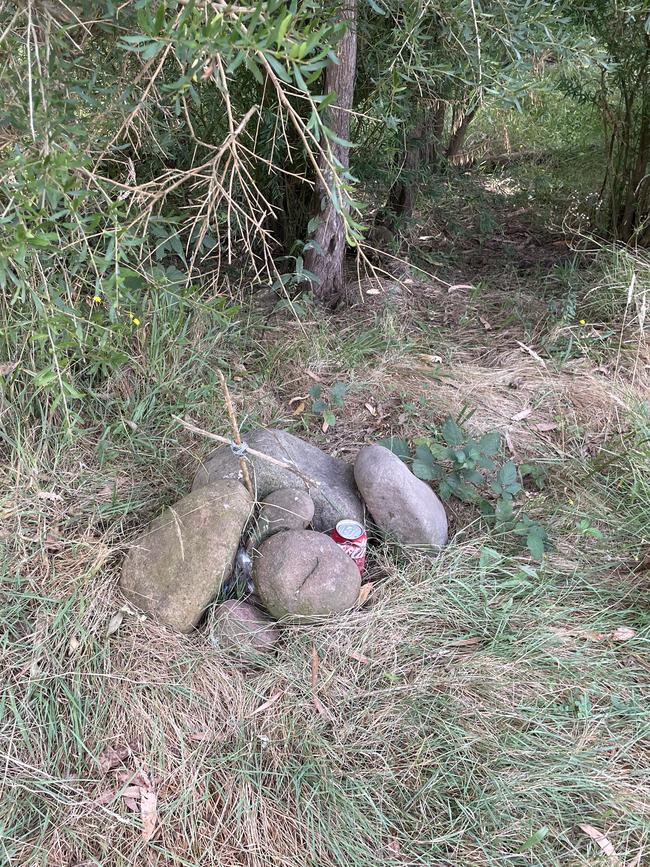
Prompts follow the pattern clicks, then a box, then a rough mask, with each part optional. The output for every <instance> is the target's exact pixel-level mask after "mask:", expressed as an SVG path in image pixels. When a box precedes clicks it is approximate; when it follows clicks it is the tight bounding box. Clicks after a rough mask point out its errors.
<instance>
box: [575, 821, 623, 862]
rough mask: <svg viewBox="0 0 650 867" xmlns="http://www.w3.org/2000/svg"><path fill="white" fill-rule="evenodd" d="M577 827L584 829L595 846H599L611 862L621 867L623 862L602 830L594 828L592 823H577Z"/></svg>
mask: <svg viewBox="0 0 650 867" xmlns="http://www.w3.org/2000/svg"><path fill="white" fill-rule="evenodd" d="M578 828H580V830H581V831H584V832H585V834H586V835H587V836H588V837H591V839H592V840H593V841H594V843H596V845H597V846H600V848H601V849H602V850H603V852H604V853H605V855H607V857H608V858H610V859H611V861H612V863H613V864H617V865H618V864H620V865H621V867H622V865H623V862H622V861H621V859H620V858H619V857H618V855H617V854H616V849H614V847H613V846H612V844H611V843H610V841H609V840H608V839H607V837H606V836H605V835H604V834H603V832H602V831H599V830H598V828H594V826H593V825H578Z"/></svg>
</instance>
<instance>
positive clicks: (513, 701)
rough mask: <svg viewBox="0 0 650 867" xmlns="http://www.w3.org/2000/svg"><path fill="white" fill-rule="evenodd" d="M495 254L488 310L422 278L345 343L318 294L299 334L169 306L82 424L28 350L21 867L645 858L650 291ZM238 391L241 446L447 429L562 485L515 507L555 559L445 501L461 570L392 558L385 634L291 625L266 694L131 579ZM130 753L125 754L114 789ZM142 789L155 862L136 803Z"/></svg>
mask: <svg viewBox="0 0 650 867" xmlns="http://www.w3.org/2000/svg"><path fill="white" fill-rule="evenodd" d="M486 197H487V200H488V201H491V202H492V201H493V199H492V194H491V193H489V192H488V193H486ZM461 216H462V215H461ZM423 219H424V218H423ZM527 219H528V218H527ZM531 220H532V218H531ZM530 225H533V223H532V222H531V224H530ZM467 231H468V232H469V229H467ZM504 240H506V241H507V240H508V237H507V233H505V234H504ZM472 256H473V253H472V251H471V250H470V249H469V247H468V248H467V249H465V248H464V247H463V245H462V244H460V245H459V247H458V248H457V249H456V250H455V252H454V257H455V259H454V262H455V264H454V267H455V268H457V269H458V270H459V271H464V273H465V275H467V274H469V275H470V276H469V277H467V278H466V279H465V280H464V281H463V283H465V284H466V285H465V286H462V285H461V286H460V288H459V286H458V284H459V283H460V281H457V282H456V283H454V284H452V285H453V286H454V287H455V288H454V289H453V291H449V288H450V287H449V281H448V282H447V283H442V282H440V281H438V282H436V281H426V280H424V279H423V278H422V274H421V272H417V271H414V272H413V276H412V277H410V278H408V279H409V281H410V282H407V281H405V282H404V286H403V291H404V295H403V296H402V298H401V300H399V301H398V303H397V306H396V305H395V304H394V303H393V304H387V305H385V306H384V305H382V303H381V299H379V301H378V300H377V297H376V296H370V297H369V298H368V299H367V301H366V304H365V305H364V306H360V307H358V308H356V309H354V310H352V311H346V312H344V313H341V314H337V315H336V316H334V318H331V317H330V316H329V315H326V314H324V313H322V312H321V311H319V310H318V309H316V308H315V307H314V306H313V305H312V304H311V302H310V301H309V300H308V299H306V300H305V306H304V310H302V311H301V315H299V316H298V317H296V316H294V315H292V314H290V312H288V311H287V310H286V309H282V306H281V305H278V304H277V298H275V296H273V297H271V298H270V305H265V303H264V300H265V299H264V298H263V297H262V296H260V295H257V296H254V297H253V299H252V300H251V301H249V302H247V303H241V299H239V298H238V297H237V295H236V293H232V295H223V296H222V295H217V296H213V295H208V294H207V293H206V295H205V296H201V295H199V296H196V295H191V294H186V295H183V296H179V295H178V294H177V293H176V294H175V293H173V292H172V291H171V290H170V292H161V293H151V294H150V295H148V296H147V300H146V304H143V305H142V306H141V308H139V309H138V311H137V314H138V319H139V320H140V323H139V325H138V326H136V327H135V328H133V330H132V331H130V332H129V335H128V339H127V336H126V335H121V336H120V343H119V349H120V352H125V353H126V355H125V358H124V359H123V363H121V364H119V365H116V366H114V367H111V370H110V371H108V372H107V373H106V375H104V376H95V377H89V378H88V379H87V380H86V386H85V390H84V399H83V400H81V399H78V398H76V397H75V396H74V395H70V396H69V401H68V402H67V406H64V403H63V402H62V401H58V402H57V401H56V400H54V399H53V397H52V395H53V394H55V392H54V391H52V390H49V391H48V390H47V389H45V388H43V389H39V388H38V387H36V388H35V387H34V382H33V374H34V371H35V367H34V361H35V359H37V358H38V357H39V356H38V353H37V350H38V348H37V350H34V349H33V347H32V344H31V343H30V340H29V338H28V336H27V335H28V332H29V325H30V323H27V326H28V328H27V329H26V331H25V332H24V333H23V334H22V336H21V334H20V333H19V332H18V331H17V330H14V331H12V332H11V344H10V345H11V347H12V356H11V359H10V360H9V359H8V362H9V361H10V363H11V364H13V366H12V367H11V369H9V367H5V368H4V369H3V373H2V375H1V382H2V394H1V400H2V404H1V407H0V409H1V413H2V431H1V434H0V435H1V437H2V448H3V463H2V475H3V478H2V485H1V488H0V490H1V492H2V493H1V495H0V515H1V516H2V527H1V529H0V551H1V559H0V569H1V574H2V584H1V586H0V593H1V595H2V599H1V602H0V619H1V621H2V622H1V626H0V658H1V660H2V668H3V688H2V693H1V698H0V701H1V708H2V712H1V713H0V719H1V723H0V739H1V740H0V744H1V746H0V752H1V757H2V768H3V772H2V776H1V777H0V785H1V789H2V791H1V799H0V828H1V833H0V852H1V856H0V858H1V860H2V863H6V864H7V865H12V867H13V865H16V867H17V865H20V867H37V865H38V867H40V865H44V864H47V865H53V867H71V865H82V864H83V865H84V867H85V865H97V867H99V865H102V867H122V865H124V867H126V865H131V864H134V863H145V864H152V865H153V864H160V865H162V864H169V865H172V864H173V865H187V867H189V865H191V867H194V865H199V864H200V865H208V864H215V865H216V864H219V865H224V867H225V865H242V864H246V865H251V867H261V865H268V867H276V865H280V864H283V865H296V867H298V865H300V867H304V865H314V867H333V865H341V867H342V865H350V864H353V865H359V867H362V865H368V867H370V865H376V864H386V865H395V867H397V865H404V864H412V865H416V864H420V865H432V864H435V865H450V867H452V865H453V867H456V865H469V864H477V865H498V864H505V863H507V864H512V865H522V867H523V865H539V867H542V865H543V867H549V865H555V864H558V865H559V864H562V865H573V864H575V865H594V864H598V863H601V862H602V863H606V861H605V860H604V858H605V856H604V855H603V850H602V848H601V846H599V845H598V841H597V840H595V839H594V837H593V835H592V836H590V834H589V833H588V832H587V831H585V828H587V829H589V828H591V829H592V830H593V829H596V832H597V833H598V832H602V834H604V835H605V836H606V840H607V842H608V844H609V845H611V847H613V851H614V852H615V853H616V857H617V858H618V859H619V862H620V863H622V864H625V865H628V867H630V865H633V864H636V865H637V867H638V865H640V864H642V863H644V859H646V858H647V854H648V851H649V846H650V839H649V834H648V827H649V824H648V796H649V792H648V779H647V767H646V766H647V749H646V748H645V746H644V738H647V735H648V712H647V711H648V707H647V677H648V652H647V651H648V638H649V635H650V622H649V618H648V609H647V594H648V576H649V574H650V573H649V571H648V570H649V568H650V563H649V562H648V553H647V552H648V539H649V536H648V527H650V483H649V482H648V480H649V479H650V419H649V417H648V409H647V394H648V386H649V380H650V367H649V364H650V355H649V353H648V346H647V338H646V330H647V325H646V320H645V313H644V310H645V307H644V304H645V303H646V298H647V265H646V263H645V261H644V260H643V258H642V257H633V256H632V255H631V254H630V253H624V252H623V251H621V250H616V251H610V253H609V254H607V252H606V251H604V250H601V251H600V252H599V253H598V254H597V255H595V256H591V257H590V258H587V259H586V260H580V261H576V264H575V266H572V268H573V270H571V269H568V268H567V269H565V270H564V271H562V272H559V271H558V269H557V267H556V263H552V265H551V266H550V270H547V271H546V276H547V277H548V280H546V281H544V280H542V281H541V282H540V283H539V285H538V284H537V283H536V282H535V281H536V280H537V279H538V277H539V273H540V269H543V268H544V267H546V265H545V264H544V262H545V261H546V260H544V261H543V262H542V263H541V264H539V265H538V267H537V270H533V271H528V272H519V273H517V272H515V271H509V270H508V269H506V268H504V269H503V270H502V272H501V273H500V275H499V276H498V278H497V276H495V275H497V274H498V268H497V266H498V261H492V262H490V263H489V267H486V268H485V270H482V271H481V270H479V271H473V272H472V271H471V270H470V269H471V267H475V266H476V259H475V258H474V259H473V258H472ZM472 263H473V264H472ZM504 274H508V275H509V277H508V279H509V280H510V281H511V282H508V281H507V280H506V278H505V277H504ZM526 274H528V276H526ZM531 274H532V275H533V276H530V275H531ZM471 275H474V278H475V279H474V278H473V277H472V276H471ZM560 278H562V279H563V280H565V282H564V283H563V284H561V286H560V283H559V282H558V281H559V280H560ZM632 278H634V282H633V286H632V292H631V294H630V290H629V287H630V284H631V283H632ZM567 281H570V283H571V286H572V287H573V291H574V299H575V305H574V307H573V309H572V310H570V311H568V312H567V309H566V308H563V307H562V305H558V303H557V301H558V298H559V297H560V296H562V294H563V288H562V287H564V288H566V282H567ZM539 286H542V287H543V289H540V288H539ZM515 295H516V296H517V298H518V299H523V300H524V301H525V303H524V304H520V305H519V312H518V313H517V315H516V316H515V315H512V306H513V303H512V299H513V297H514V296H515ZM267 300H268V299H267ZM581 321H584V324H581ZM486 322H487V326H486V324H485V323H486ZM31 324H32V325H33V324H34V323H31ZM488 326H489V328H488ZM128 327H129V328H132V326H131V325H129V326H128ZM568 346H570V350H567V347H568ZM35 353H36V354H35ZM14 362H17V363H15V364H14ZM217 367H222V368H223V369H224V370H227V371H228V372H229V379H230V384H231V389H232V393H233V397H234V400H235V405H236V411H237V416H238V418H239V420H240V423H241V425H242V428H243V430H244V431H245V430H247V429H250V428H252V427H254V426H256V425H265V426H269V427H271V426H278V427H284V428H286V429H290V430H293V431H295V432H297V433H299V434H300V435H302V436H306V437H308V438H310V439H311V440H312V441H314V442H316V443H318V444H320V445H322V446H323V447H325V448H326V449H328V450H329V451H331V452H333V453H335V454H338V455H340V456H342V457H345V458H347V459H352V458H353V456H354V453H355V452H356V450H357V448H358V447H359V446H360V445H362V444H363V443H365V442H369V441H377V440H380V439H384V438H386V437H391V436H392V437H399V438H401V439H402V440H404V441H405V442H408V443H411V444H412V443H416V442H417V440H418V439H419V438H421V437H423V436H425V437H426V436H428V435H430V433H431V431H440V430H442V429H443V425H444V422H445V419H446V418H447V417H448V416H451V417H452V418H459V417H460V418H462V419H465V421H464V422H463V426H464V427H465V429H466V431H467V435H468V436H469V437H471V438H472V439H474V440H475V441H477V442H480V441H481V437H483V436H484V435H485V434H490V433H491V432H497V433H498V434H499V436H500V437H501V440H502V443H503V449H504V453H503V461H504V462H506V463H508V462H510V461H512V462H514V463H516V464H517V465H518V466H520V467H525V466H527V465H528V466H530V467H534V468H536V470H538V471H539V472H540V473H542V474H543V478H544V485H543V486H538V485H537V484H534V481H533V480H531V478H528V479H526V478H524V485H523V490H521V491H519V490H518V491H517V497H518V498H521V501H522V506H523V507H525V512H526V514H528V515H530V518H531V520H533V521H535V522H538V523H539V525H541V526H543V527H545V528H548V531H549V534H550V536H551V537H552V542H553V547H552V549H549V550H547V551H546V552H545V553H544V554H543V556H542V557H541V558H540V560H539V561H537V560H535V559H533V558H532V557H530V556H529V553H528V552H527V551H526V550H523V549H521V548H514V547H513V545H512V536H511V534H510V531H507V530H506V529H504V528H503V527H501V528H500V527H499V526H498V525H496V526H495V525H490V524H489V523H486V522H485V521H484V520H483V519H482V518H481V516H480V514H479V512H478V510H477V509H476V508H475V505H472V504H467V503H464V502H463V501H462V500H461V499H459V498H458V497H455V496H453V495H450V497H449V501H448V506H447V507H448V511H449V516H450V523H451V526H452V539H451V542H450V544H449V546H448V547H447V548H446V549H445V550H444V551H443V552H442V553H441V554H440V556H438V557H437V558H436V559H434V560H432V559H429V558H426V557H423V556H421V555H419V554H418V553H417V552H414V551H409V550H405V549H400V548H399V547H396V546H394V547H391V546H382V547H381V548H380V547H378V546H375V547H371V550H370V557H369V571H368V579H369V581H370V582H371V584H372V587H371V588H370V595H369V598H368V601H367V602H366V604H365V605H364V607H363V608H361V609H358V610H355V611H353V612H351V613H349V614H347V615H346V616H344V617H341V618H339V619H337V620H332V621H327V622H323V623H321V624H318V625H317V626H313V627H307V626H300V627H295V626H294V627H288V626H287V627H284V628H283V631H282V639H281V643H280V647H279V649H278V652H277V654H276V655H274V656H272V657H269V658H268V659H266V661H264V662H263V663H261V664H260V665H259V666H258V667H257V668H255V669H246V668H242V667H240V666H239V665H238V664H237V663H236V662H235V661H234V660H232V659H229V658H228V657H227V656H224V655H221V654H220V653H218V652H217V651H215V649H214V648H212V647H211V646H210V645H209V643H208V641H207V639H206V638H205V636H204V635H203V634H202V633H200V632H199V633H197V634H196V635H193V636H179V635H175V634H172V633H171V632H168V631H167V630H165V629H163V628H161V627H160V626H158V625H157V624H156V623H155V622H153V621H151V620H149V619H146V618H143V617H141V616H139V615H138V614H137V613H135V612H134V611H133V610H132V609H130V608H128V607H126V608H125V606H124V600H123V599H122V597H121V596H120V594H119V592H118V590H117V577H118V575H119V570H120V566H121V561H122V557H123V553H124V551H125V549H126V547H127V546H128V544H129V542H130V541H131V540H132V539H133V538H135V537H136V536H137V535H138V533H139V532H140V531H141V528H142V526H143V524H144V523H146V521H148V520H149V519H151V518H152V517H154V516H155V515H156V514H158V513H159V512H160V509H161V508H162V506H163V505H165V504H167V503H171V502H173V501H174V500H175V499H177V498H178V497H179V496H181V495H182V494H184V493H185V492H186V491H187V490H188V487H189V483H190V479H191V477H192V474H193V471H194V469H195V467H196V463H197V461H198V460H200V459H201V458H202V457H204V456H205V454H206V453H207V451H208V445H207V444H206V443H203V442H200V441H197V440H195V439H193V438H192V437H191V435H190V434H189V433H187V432H186V431H184V430H182V429H180V428H179V427H178V425H177V424H176V423H175V422H174V421H173V419H172V415H174V414H175V415H180V416H183V415H189V416H191V417H192V418H193V419H194V420H195V421H197V422H198V423H199V424H200V425H201V426H202V427H204V428H208V429H212V430H214V431H215V432H220V433H225V432H226V430H227V417H226V414H225V410H224V407H223V405H222V401H221V397H220V389H219V387H218V376H217V373H216V368H217ZM317 401H321V403H317ZM341 403H342V406H341V405H340V404H341ZM334 408H335V409H336V413H335V415H336V418H335V422H336V424H335V425H332V426H330V425H328V424H327V422H328V421H329V422H331V421H332V419H331V418H329V417H327V416H326V413H329V412H332V410H333V409H334ZM491 436H494V434H491ZM448 445H449V444H448ZM448 469H449V467H448ZM435 484H436V483H435V482H434V485H435ZM518 484H519V482H518ZM450 493H452V492H450ZM116 615H117V616H116ZM315 654H316V655H317V657H318V666H317V675H316V690H317V695H318V699H319V702H318V703H317V702H315V701H314V687H313V684H312V677H313V676H314V675H313V672H314V655H315ZM109 748H113V749H115V750H117V751H118V752H119V751H121V754H122V755H123V756H124V758H123V761H122V763H121V764H118V766H116V767H114V768H112V769H110V770H108V771H106V770H102V765H101V758H102V756H105V755H106V751H107V749H109ZM143 772H144V773H146V774H147V775H148V778H149V779H150V781H151V783H152V786H153V787H154V788H155V790H156V792H157V795H158V807H157V810H158V816H157V827H156V832H155V834H154V836H153V839H152V840H151V842H149V843H145V842H143V841H142V839H141V820H140V816H139V814H138V813H137V812H134V811H133V810H131V809H130V807H129V804H128V796H127V797H126V798H125V797H124V794H125V792H126V790H127V788H128V787H129V786H131V785H132V784H133V781H134V780H135V781H136V782H137V780H138V779H139V777H138V775H139V774H142V773H143ZM601 843H602V840H601Z"/></svg>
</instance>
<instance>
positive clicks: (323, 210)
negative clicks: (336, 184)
mask: <svg viewBox="0 0 650 867" xmlns="http://www.w3.org/2000/svg"><path fill="white" fill-rule="evenodd" d="M341 17H342V18H343V20H344V21H345V22H346V24H347V30H346V32H345V35H344V36H343V39H342V40H341V42H340V43H339V45H338V47H337V52H336V55H337V58H338V61H339V62H338V64H334V63H332V64H330V66H328V67H327V71H326V73H325V91H326V93H332V92H335V93H336V98H335V100H334V102H333V103H332V105H331V106H330V108H329V109H328V111H327V118H326V123H327V126H328V127H329V129H331V130H332V132H333V133H334V134H335V135H336V136H337V138H340V139H344V140H345V141H349V139H350V117H351V110H352V106H353V99H354V80H355V75H356V65H357V31H356V0H343V5H342V7H341ZM330 144H331V153H332V156H333V157H334V159H335V160H337V161H338V162H339V163H340V164H341V166H342V167H343V170H345V169H347V168H348V166H349V165H350V149H349V148H348V147H347V146H346V145H342V144H339V143H338V142H335V141H331V142H330ZM321 170H322V172H323V176H324V178H325V180H326V182H327V183H328V184H331V183H332V182H333V177H332V170H331V168H330V167H329V166H328V165H327V164H326V162H325V160H322V161H321ZM319 194H320V195H319V198H320V212H319V213H318V215H317V216H318V217H319V220H320V222H319V224H318V227H317V229H316V232H315V233H314V236H313V242H315V244H314V246H311V247H310V248H309V249H308V250H307V252H306V254H305V267H306V269H307V270H308V271H310V272H311V273H312V274H313V275H314V277H315V278H316V279H315V281H314V282H313V283H312V286H313V292H314V297H315V298H316V299H317V300H319V301H320V302H321V303H323V304H325V305H326V306H328V307H335V306H336V304H337V303H338V302H339V300H341V298H342V297H343V296H344V292H345V248H346V247H345V224H344V221H343V217H342V216H341V214H340V212H339V210H338V209H337V207H336V206H335V204H334V202H333V201H332V197H331V194H330V192H329V191H328V190H326V189H322V187H321V189H319ZM338 204H339V208H341V207H345V204H344V203H342V202H339V203H338Z"/></svg>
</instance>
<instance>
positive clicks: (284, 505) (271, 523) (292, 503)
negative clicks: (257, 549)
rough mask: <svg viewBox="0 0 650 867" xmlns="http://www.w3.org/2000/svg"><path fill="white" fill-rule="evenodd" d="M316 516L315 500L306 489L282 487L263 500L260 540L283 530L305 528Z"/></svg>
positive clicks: (259, 521) (259, 527)
mask: <svg viewBox="0 0 650 867" xmlns="http://www.w3.org/2000/svg"><path fill="white" fill-rule="evenodd" d="M313 517H314V501H313V500H312V498H311V497H310V496H309V494H308V493H306V492H305V491H298V490H292V489H291V488H281V489H280V490H279V491H274V492H273V493H272V494H269V495H268V497H265V498H264V499H263V500H262V506H261V508H260V514H259V518H258V532H259V539H260V541H262V540H264V539H266V538H268V537H269V536H272V535H273V534H274V533H280V532H282V531H283V530H304V529H305V527H307V525H308V524H310V523H311V520H312V518H313Z"/></svg>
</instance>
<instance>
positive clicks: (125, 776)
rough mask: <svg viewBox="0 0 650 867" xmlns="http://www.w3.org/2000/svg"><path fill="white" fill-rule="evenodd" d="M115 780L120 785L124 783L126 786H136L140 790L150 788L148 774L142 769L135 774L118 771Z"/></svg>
mask: <svg viewBox="0 0 650 867" xmlns="http://www.w3.org/2000/svg"><path fill="white" fill-rule="evenodd" d="M117 779H118V780H119V781H120V782H121V783H125V784H126V785H127V786H137V787H138V788H142V789H150V788H151V780H150V779H149V774H148V773H147V772H146V771H145V770H144V769H143V768H140V770H138V771H136V773H135V774H134V773H133V771H120V772H119V773H118V774H117Z"/></svg>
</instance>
